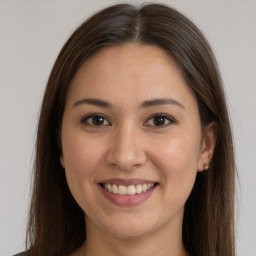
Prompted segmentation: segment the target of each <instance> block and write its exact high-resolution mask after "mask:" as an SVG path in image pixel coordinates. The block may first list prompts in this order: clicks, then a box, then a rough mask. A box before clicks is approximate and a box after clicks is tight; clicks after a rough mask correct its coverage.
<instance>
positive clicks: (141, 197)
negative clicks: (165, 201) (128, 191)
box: [99, 184, 157, 206]
mask: <svg viewBox="0 0 256 256" xmlns="http://www.w3.org/2000/svg"><path fill="white" fill-rule="evenodd" d="M99 187H100V189H101V191H102V192H103V194H104V195H105V196H106V198H107V199H108V200H109V201H111V202H112V203H114V204H116V205H118V206H133V205H138V204H140V203H142V202H144V201H146V200H147V199H148V198H149V197H150V196H151V195H152V193H153V192H154V190H155V189H156V187H157V186H154V187H152V188H151V189H149V190H147V191H146V192H142V193H140V194H135V195H133V196H130V195H119V194H114V193H111V192H109V191H107V190H106V189H104V188H103V187H102V186H101V185H100V184H99Z"/></svg>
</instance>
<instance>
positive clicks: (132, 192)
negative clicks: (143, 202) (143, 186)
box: [126, 185, 136, 196]
mask: <svg viewBox="0 0 256 256" xmlns="http://www.w3.org/2000/svg"><path fill="white" fill-rule="evenodd" d="M126 194H127V195H131V196H132V195H135V194H136V190H135V186H134V185H131V186H128V187H127V189H126Z"/></svg>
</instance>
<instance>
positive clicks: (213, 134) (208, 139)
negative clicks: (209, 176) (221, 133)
mask: <svg viewBox="0 0 256 256" xmlns="http://www.w3.org/2000/svg"><path fill="white" fill-rule="evenodd" d="M217 132H218V126H217V123H216V122H212V123H210V124H208V125H207V126H206V127H205V128H204V131H203V136H202V142H201V150H200V155H199V158H198V165H197V169H198V172H202V171H204V170H205V169H207V165H209V163H210V161H211V159H212V156H213V153H214V149H215V145H216V140H217Z"/></svg>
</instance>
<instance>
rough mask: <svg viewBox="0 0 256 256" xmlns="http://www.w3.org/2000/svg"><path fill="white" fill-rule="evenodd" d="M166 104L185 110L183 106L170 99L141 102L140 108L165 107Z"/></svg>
mask: <svg viewBox="0 0 256 256" xmlns="http://www.w3.org/2000/svg"><path fill="white" fill-rule="evenodd" d="M166 104H170V105H176V106H179V107H181V108H184V109H185V107H184V105H182V104H181V103H180V102H178V101H177V100H175V99H172V98H164V99H153V100H146V101H143V102H142V104H141V107H142V108H147V107H154V106H159V105H166Z"/></svg>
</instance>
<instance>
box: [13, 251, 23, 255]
mask: <svg viewBox="0 0 256 256" xmlns="http://www.w3.org/2000/svg"><path fill="white" fill-rule="evenodd" d="M23 255H24V252H20V253H18V254H15V255H13V256H23Z"/></svg>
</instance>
